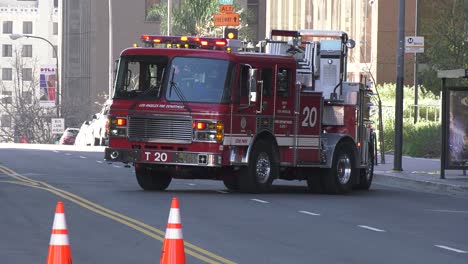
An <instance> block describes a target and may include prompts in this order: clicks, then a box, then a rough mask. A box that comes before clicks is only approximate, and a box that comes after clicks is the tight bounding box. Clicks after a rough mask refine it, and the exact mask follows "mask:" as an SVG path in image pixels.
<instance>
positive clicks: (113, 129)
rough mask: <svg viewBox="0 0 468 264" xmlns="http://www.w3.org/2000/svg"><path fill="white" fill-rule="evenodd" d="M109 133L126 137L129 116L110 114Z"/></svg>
mask: <svg viewBox="0 0 468 264" xmlns="http://www.w3.org/2000/svg"><path fill="white" fill-rule="evenodd" d="M107 122H109V126H108V129H109V131H108V134H109V136H111V137H125V136H126V135H127V118H126V117H116V116H110V117H109V118H108V121H107Z"/></svg>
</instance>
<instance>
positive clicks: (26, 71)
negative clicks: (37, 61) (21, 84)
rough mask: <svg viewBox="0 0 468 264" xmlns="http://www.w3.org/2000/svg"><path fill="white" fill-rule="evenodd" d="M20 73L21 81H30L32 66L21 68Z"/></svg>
mask: <svg viewBox="0 0 468 264" xmlns="http://www.w3.org/2000/svg"><path fill="white" fill-rule="evenodd" d="M21 73H22V77H23V78H22V79H23V81H32V68H23V70H22V71H21Z"/></svg>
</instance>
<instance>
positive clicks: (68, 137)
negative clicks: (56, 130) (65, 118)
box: [59, 127, 80, 145]
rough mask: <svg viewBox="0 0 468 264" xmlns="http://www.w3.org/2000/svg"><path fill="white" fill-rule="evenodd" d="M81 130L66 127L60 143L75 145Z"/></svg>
mask: <svg viewBox="0 0 468 264" xmlns="http://www.w3.org/2000/svg"><path fill="white" fill-rule="evenodd" d="M78 132H80V129H78V128H73V127H69V128H67V129H65V131H64V132H63V134H62V136H61V137H60V140H59V144H60V145H74V144H75V139H76V136H77V135H78Z"/></svg>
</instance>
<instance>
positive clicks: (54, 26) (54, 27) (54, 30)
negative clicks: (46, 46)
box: [52, 22, 58, 35]
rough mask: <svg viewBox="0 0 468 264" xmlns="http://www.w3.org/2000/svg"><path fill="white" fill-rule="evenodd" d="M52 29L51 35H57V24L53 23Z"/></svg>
mask: <svg viewBox="0 0 468 264" xmlns="http://www.w3.org/2000/svg"><path fill="white" fill-rule="evenodd" d="M52 27H53V29H52V30H53V33H52V34H54V35H58V23H57V22H54V23H53V25H52Z"/></svg>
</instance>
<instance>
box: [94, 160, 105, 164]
mask: <svg viewBox="0 0 468 264" xmlns="http://www.w3.org/2000/svg"><path fill="white" fill-rule="evenodd" d="M96 162H97V163H104V162H102V161H100V160H96Z"/></svg>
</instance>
